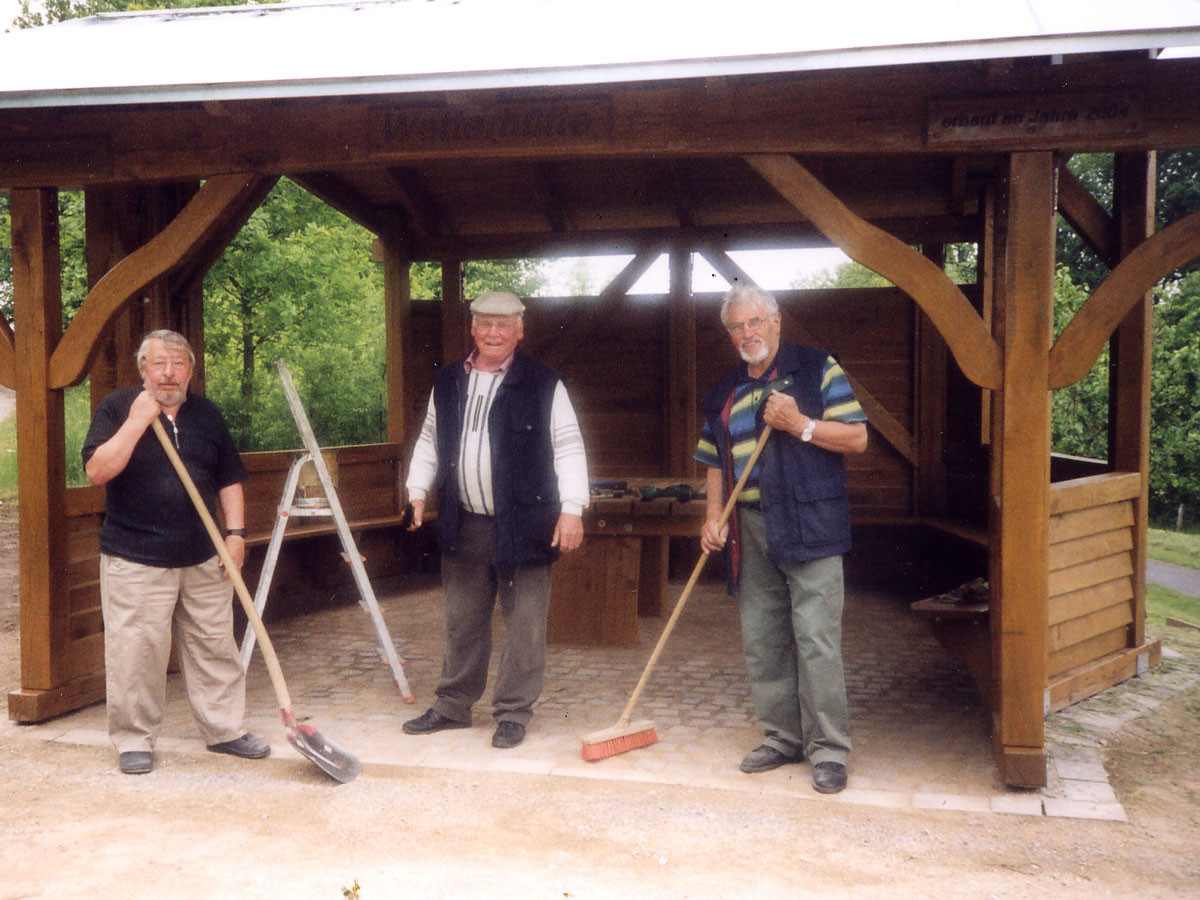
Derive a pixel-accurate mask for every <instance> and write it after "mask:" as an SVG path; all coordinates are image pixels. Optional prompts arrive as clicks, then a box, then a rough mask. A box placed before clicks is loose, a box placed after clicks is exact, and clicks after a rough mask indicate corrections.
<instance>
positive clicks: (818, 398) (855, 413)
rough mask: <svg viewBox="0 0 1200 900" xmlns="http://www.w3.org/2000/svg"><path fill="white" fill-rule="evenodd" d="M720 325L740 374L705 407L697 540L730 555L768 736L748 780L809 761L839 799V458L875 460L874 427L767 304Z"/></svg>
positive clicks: (818, 356) (846, 521)
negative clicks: (785, 334)
mask: <svg viewBox="0 0 1200 900" xmlns="http://www.w3.org/2000/svg"><path fill="white" fill-rule="evenodd" d="M721 321H722V323H723V324H724V325H725V328H726V330H727V331H728V332H729V338H730V341H731V342H732V343H733V346H734V348H735V349H736V350H737V352H738V355H739V356H741V358H742V364H741V365H739V366H737V367H736V368H735V369H733V371H731V372H729V373H728V374H727V375H726V376H725V377H724V378H722V379H721V380H720V381H719V382H717V384H716V386H715V387H714V388H713V389H712V390H710V391H709V392H708V393H707V394H705V396H704V398H703V400H702V401H701V405H702V407H703V409H704V415H705V422H704V430H703V433H702V434H701V436H700V441H699V444H698V445H697V448H696V453H695V458H696V459H697V460H698V461H700V462H702V463H704V464H705V465H706V466H708V467H709V468H708V473H707V488H708V499H707V504H708V505H707V511H706V516H705V522H704V527H703V528H702V530H701V534H700V542H701V545H702V546H703V548H704V549H705V550H706V551H708V552H710V553H713V552H717V551H719V550H725V551H726V553H725V562H726V574H727V576H728V579H729V589H730V593H734V594H736V596H737V597H738V603H739V606H740V607H741V619H742V648H743V652H744V654H745V657H746V669H747V674H748V676H749V679H750V687H751V694H752V696H753V699H754V707H755V712H756V713H757V715H758V718H759V721H760V723H761V724H762V726H763V732H764V738H763V743H762V744H761V745H760V746H758V747H756V748H755V749H754V750H751V751H750V752H749V753H748V754H747V755H746V757H745V758H744V759H743V760H742V762H741V770H742V771H743V772H747V773H755V772H767V771H770V770H771V769H775V768H778V767H779V766H782V765H785V764H788V763H795V762H800V761H802V760H803V759H804V758H805V757H807V758H808V759H809V761H810V762H811V763H812V764H813V776H812V781H813V787H814V788H815V789H816V790H817V791H820V792H822V793H828V794H833V793H837V792H838V791H841V790H842V789H843V788H844V787H845V786H846V765H847V762H848V761H849V758H850V729H849V716H848V714H847V704H846V683H845V675H844V673H843V667H842V650H841V643H842V604H843V589H842V555H843V554H844V553H846V552H847V551H848V550H849V549H850V502H849V498H848V496H847V492H846V472H845V467H844V465H843V457H844V456H845V455H846V454H848V453H861V452H863V451H864V450H865V449H866V447H867V426H866V416H865V415H864V414H863V411H862V407H861V406H860V405H859V403H858V401H857V400H856V399H855V397H854V392H853V390H852V389H851V387H850V384H849V382H848V381H847V380H846V376H845V374H844V373H843V372H842V369H841V366H840V365H838V363H837V361H836V360H834V359H833V357H831V356H829V355H828V354H827V353H826V352H825V351H823V350H818V349H816V348H814V347H803V346H798V345H795V344H791V343H789V342H787V341H784V340H782V339H781V336H780V333H781V319H780V314H779V305H778V303H777V302H776V301H775V298H774V297H772V296H771V295H770V294H767V293H765V292H763V291H760V290H758V289H756V288H750V287H735V288H733V289H732V290H730V291H729V293H728V294H726V296H725V300H724V303H723V304H722V306H721ZM789 375H790V376H792V379H793V382H792V384H791V386H790V387H788V388H787V389H786V390H783V391H780V390H774V391H773V392H772V393H771V395H770V396H769V397H768V398H767V399H766V401H765V402H764V403H761V404H759V403H757V402H756V398H757V395H758V394H759V393H760V392H761V389H763V388H764V387H765V386H767V385H769V384H770V383H771V382H773V381H777V380H779V379H781V378H785V377H787V376H789ZM760 410H761V412H762V415H761V417H759V416H758V412H759V411H760ZM760 418H761V420H760ZM764 423H765V424H766V425H770V426H771V428H772V430H773V432H772V434H771V436H770V437H769V438H768V439H767V443H766V445H765V446H764V448H763V451H762V455H761V456H760V457H759V460H758V462H757V463H756V465H755V467H754V470H753V471H752V472H751V474H750V477H749V478H748V479H747V481H746V484H745V487H744V488H743V490H742V494H741V496H740V497H739V498H738V503H737V504H736V513H735V514H734V515H733V516H732V517H731V519H730V521H729V522H728V523H726V524H725V525H724V526H723V527H718V526H719V521H720V518H721V512H722V510H723V508H724V506H725V502H726V500H727V498H728V496H729V494H730V492H731V491H732V488H733V485H734V484H735V483H736V481H737V480H738V478H739V477H740V476H741V474H742V470H743V469H744V468H745V465H746V463H747V462H748V461H749V458H750V455H751V453H752V451H753V449H754V445H755V443H756V442H757V440H758V437H759V435H760V433H761V431H762V428H763V424H764Z"/></svg>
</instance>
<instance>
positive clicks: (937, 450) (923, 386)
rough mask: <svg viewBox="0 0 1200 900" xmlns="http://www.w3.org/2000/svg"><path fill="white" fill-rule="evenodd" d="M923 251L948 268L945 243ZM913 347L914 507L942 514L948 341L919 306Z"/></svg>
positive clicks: (929, 514)
mask: <svg viewBox="0 0 1200 900" xmlns="http://www.w3.org/2000/svg"><path fill="white" fill-rule="evenodd" d="M921 252H922V253H923V254H924V255H925V257H926V258H927V259H929V261H930V262H932V263H933V264H934V265H936V266H937V267H938V268H939V269H941V270H943V271H945V268H946V248H945V245H944V244H933V245H928V246H925V247H922V248H921ZM913 312H914V315H915V316H916V322H915V327H914V333H915V336H916V346H915V347H914V348H913V358H914V359H915V360H916V367H915V372H914V376H915V380H916V383H915V388H916V398H915V399H916V404H915V410H914V411H915V419H916V422H915V425H914V428H913V430H914V431H915V432H916V435H917V440H916V451H917V465H916V467H915V468H916V471H915V472H914V476H915V477H914V478H913V491H914V494H915V496H914V498H913V499H914V500H915V503H914V504H913V508H914V510H915V512H916V514H917V515H918V516H926V517H931V518H941V517H942V516H944V515H945V514H946V464H945V462H944V459H943V453H944V451H945V445H946V402H947V390H948V381H947V376H948V375H949V372H948V368H949V365H950V358H949V353H948V351H947V348H946V342H945V341H944V340H943V339H942V336H941V335H940V334H938V330H937V328H936V327H934V324H933V321H932V320H931V319H930V318H929V317H928V316H927V315H925V313H924V312H923V311H922V309H921V308H920V307H919V306H917V307H915V309H914V310H913Z"/></svg>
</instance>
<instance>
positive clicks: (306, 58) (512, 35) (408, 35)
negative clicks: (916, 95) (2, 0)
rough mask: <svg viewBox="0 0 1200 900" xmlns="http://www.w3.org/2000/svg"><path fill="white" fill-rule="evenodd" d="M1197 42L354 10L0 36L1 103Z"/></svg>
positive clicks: (1122, 23) (1052, 29) (979, 17)
mask: <svg viewBox="0 0 1200 900" xmlns="http://www.w3.org/2000/svg"><path fill="white" fill-rule="evenodd" d="M1194 45H1200V0H1138V2H1129V0H988V2H986V3H981V2H979V0H914V2H909V3H898V2H895V0H838V2H835V3H828V4H820V5H817V4H808V3H803V2H799V0H736V2H730V0H362V2H342V3H320V4H282V5H272V6H241V7H222V8H217V9H213V8H209V9H195V10H172V11H160V12H159V11H156V12H142V13H118V14H103V15H98V16H93V17H91V18H87V19H77V20H73V21H69V22H63V23H59V24H56V25H50V26H47V27H44V28H36V29H29V30H25V31H15V32H11V33H8V34H3V35H0V108H3V107H31V106H69V105H94V104H113V103H148V102H168V101H195V100H221V99H240V98H271V97H301V96H331V95H343V94H363V93H406V92H414V91H427V90H472V89H483V88H500V87H527V86H539V85H563V84H597V83H604V82H621V81H635V80H657V79H667V78H688V77H699V76H713V75H738V74H753V73H770V72H788V71H813V70H821V69H840V68H851V67H859V66H868V65H870V66H875V65H908V64H917V63H927V62H942V61H954V60H965V59H983V58H994V57H1010V56H1036V55H1054V54H1071V53H1090V52H1105V51H1114V50H1151V49H1158V48H1164V47H1186V46H1194Z"/></svg>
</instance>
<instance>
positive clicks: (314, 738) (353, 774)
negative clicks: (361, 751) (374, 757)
mask: <svg viewBox="0 0 1200 900" xmlns="http://www.w3.org/2000/svg"><path fill="white" fill-rule="evenodd" d="M287 739H288V743H289V744H291V745H292V746H293V747H295V748H296V752H297V753H299V754H300V755H301V756H303V757H306V758H307V759H311V760H312V761H313V762H314V763H316V764H317V766H318V767H319V768H320V769H321V771H322V772H324V773H325V774H326V775H328V776H329V777H330V778H334V779H336V780H337V781H340V782H341V783H342V784H345V783H346V782H348V781H353V780H354V779H355V778H357V777H358V774H359V773H360V772H361V771H362V763H360V762H359V761H358V757H356V756H355V755H354V754H353V753H350V752H349V751H347V750H343V749H342V748H341V747H339V746H338V745H337V744H335V743H334V742H333V741H331V740H329V738H327V737H324V736H323V735H322V734H321V732H319V731H317V729H315V728H313V727H312V726H311V725H302V724H293V725H291V726H290V727H289V728H288V730H287Z"/></svg>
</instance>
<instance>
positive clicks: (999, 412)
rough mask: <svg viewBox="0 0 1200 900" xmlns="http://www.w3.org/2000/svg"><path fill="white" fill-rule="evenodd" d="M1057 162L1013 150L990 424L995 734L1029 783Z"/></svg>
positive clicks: (1036, 716) (1045, 525) (1010, 771)
mask: <svg viewBox="0 0 1200 900" xmlns="http://www.w3.org/2000/svg"><path fill="white" fill-rule="evenodd" d="M1054 172H1055V165H1054V157H1053V154H1051V153H1049V152H1030V153H1014V154H1012V156H1011V157H1010V160H1009V172H1008V178H1009V180H1008V196H1007V204H1006V212H1007V215H1006V216H1005V221H1004V222H1003V223H1002V227H1003V229H1004V234H1003V247H1004V253H1003V254H1002V255H1001V256H1000V257H998V259H997V265H998V266H1003V268H1004V271H1003V276H1002V278H1001V281H1000V283H999V284H998V285H997V290H996V295H995V305H996V316H997V330H998V332H999V333H997V334H996V335H995V336H996V338H997V340H998V341H999V342H1000V345H1001V348H1002V353H1003V371H1004V379H1003V385H1002V387H1001V389H1000V390H999V391H998V392H997V397H996V402H995V404H994V407H993V416H994V418H993V423H994V427H993V431H992V436H993V444H994V446H993V469H992V487H991V491H992V500H993V510H992V512H993V519H992V553H993V560H992V565H991V572H992V583H991V588H992V592H991V631H992V649H993V654H992V671H993V673H994V678H995V680H996V688H997V693H996V695H995V705H994V708H993V730H992V737H993V741H994V743H995V745H996V751H997V761H998V763H999V767H1000V772H1001V777H1002V778H1003V779H1004V781H1005V782H1006V783H1007V784H1012V785H1026V786H1031V787H1036V786H1041V785H1044V784H1045V783H1046V752H1045V746H1044V745H1045V727H1044V725H1045V723H1044V719H1045V697H1046V671H1047V630H1048V627H1049V599H1048V595H1049V508H1050V507H1049V501H1050V392H1049V390H1048V389H1047V386H1046V385H1047V375H1048V369H1049V352H1050V341H1051V336H1052V327H1053V312H1054V235H1055V231H1054V224H1055V199H1054ZM997 274H998V275H999V274H1000V273H999V272H998V273H997Z"/></svg>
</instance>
